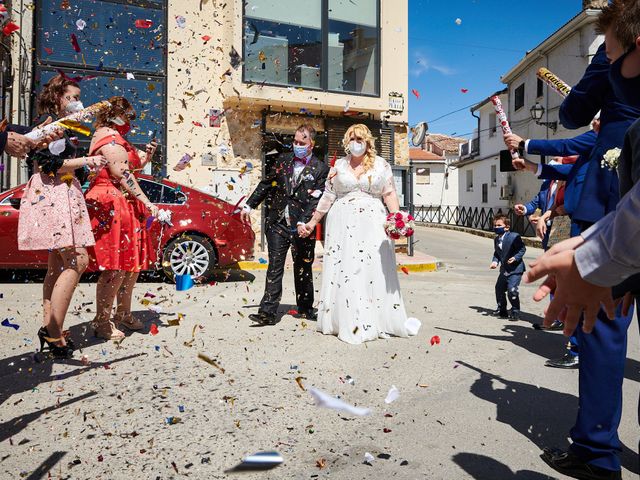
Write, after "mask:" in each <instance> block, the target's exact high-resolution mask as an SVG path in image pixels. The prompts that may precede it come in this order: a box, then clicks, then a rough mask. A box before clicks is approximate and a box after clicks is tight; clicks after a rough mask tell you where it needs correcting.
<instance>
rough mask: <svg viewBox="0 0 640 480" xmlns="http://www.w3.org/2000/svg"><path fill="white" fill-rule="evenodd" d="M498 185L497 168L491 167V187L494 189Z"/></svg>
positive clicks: (495, 166)
mask: <svg viewBox="0 0 640 480" xmlns="http://www.w3.org/2000/svg"><path fill="white" fill-rule="evenodd" d="M496 185H498V166H497V165H491V186H492V187H495V186H496Z"/></svg>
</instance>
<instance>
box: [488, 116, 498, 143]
mask: <svg viewBox="0 0 640 480" xmlns="http://www.w3.org/2000/svg"><path fill="white" fill-rule="evenodd" d="M497 127H498V121H497V118H496V114H495V113H490V114H489V136H490V137H493V136H495V134H496V132H497V131H498V128H497Z"/></svg>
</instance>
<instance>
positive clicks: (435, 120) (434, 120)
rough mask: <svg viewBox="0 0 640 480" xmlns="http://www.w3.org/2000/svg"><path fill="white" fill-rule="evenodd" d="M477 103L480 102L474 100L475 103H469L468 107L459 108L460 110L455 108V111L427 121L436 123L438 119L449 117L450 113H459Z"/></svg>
mask: <svg viewBox="0 0 640 480" xmlns="http://www.w3.org/2000/svg"><path fill="white" fill-rule="evenodd" d="M477 103H478V102H474V103H472V104H471V105H467V106H466V107H462V108H459V109H458V110H454V111H453V112H449V113H445V114H444V115H441V116H440V117H438V118H434V119H433V120H429V121H428V122H427V123H435V122H437V121H438V120H442V119H443V118H445V117H448V116H449V115H453V114H454V113H458V112H461V111H463V110H466V109H467V108H471V107H473V106H474V105H476V104H477Z"/></svg>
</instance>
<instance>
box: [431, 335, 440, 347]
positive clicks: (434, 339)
mask: <svg viewBox="0 0 640 480" xmlns="http://www.w3.org/2000/svg"><path fill="white" fill-rule="evenodd" d="M433 345H440V337H439V336H438V335H434V336H433V337H431V346H433Z"/></svg>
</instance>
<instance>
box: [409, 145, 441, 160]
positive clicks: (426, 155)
mask: <svg viewBox="0 0 640 480" xmlns="http://www.w3.org/2000/svg"><path fill="white" fill-rule="evenodd" d="M409 158H410V159H411V160H431V161H438V162H444V158H443V157H441V156H440V155H436V154H435V153H433V152H429V151H427V150H423V149H421V148H410V149H409Z"/></svg>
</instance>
